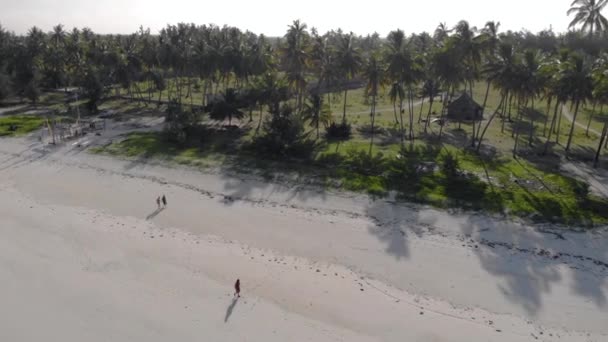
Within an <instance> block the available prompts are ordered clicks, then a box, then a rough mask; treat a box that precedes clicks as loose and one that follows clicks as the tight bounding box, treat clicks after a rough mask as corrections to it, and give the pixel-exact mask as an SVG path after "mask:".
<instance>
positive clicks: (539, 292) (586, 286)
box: [461, 216, 608, 316]
mask: <svg viewBox="0 0 608 342" xmlns="http://www.w3.org/2000/svg"><path fill="white" fill-rule="evenodd" d="M461 230H462V232H463V233H464V236H465V237H466V238H467V239H475V240H476V241H477V243H479V245H480V246H479V248H475V249H474V250H473V252H474V254H475V256H477V258H478V259H479V261H480V263H481V266H482V267H483V269H484V270H485V271H487V272H489V273H490V274H493V275H495V276H497V277H499V278H501V279H503V280H504V285H501V284H497V286H498V288H499V289H500V291H501V292H502V293H503V295H504V296H505V297H506V298H507V299H508V300H509V301H511V302H514V303H517V304H519V305H520V306H521V307H523V309H524V310H525V311H526V312H527V313H528V314H529V315H530V316H535V315H536V314H537V313H538V312H539V311H540V309H541V308H542V306H543V295H545V294H549V293H550V292H551V290H552V286H553V285H555V284H558V283H560V282H565V281H566V280H565V279H563V276H562V275H563V274H564V273H560V272H559V271H558V266H564V265H567V266H569V267H570V268H571V269H572V270H571V272H570V273H569V274H572V281H573V285H572V287H573V289H572V290H573V291H574V292H575V293H577V294H579V295H581V296H584V297H587V298H588V299H590V300H592V301H593V302H594V303H595V305H596V306H597V307H599V308H603V307H605V306H606V293H605V291H604V288H603V287H604V286H605V285H604V280H605V277H606V276H607V275H608V264H605V261H604V262H602V261H601V260H598V259H595V258H598V256H592V254H591V255H577V254H575V253H574V252H567V248H568V246H570V245H571V244H572V242H570V241H567V240H568V239H567V238H565V237H564V235H566V234H578V233H567V232H564V233H563V234H562V233H560V232H554V231H544V230H542V229H521V228H520V227H518V226H516V225H514V224H511V223H507V222H500V221H496V220H493V219H488V218H486V217H481V216H470V217H469V218H468V219H467V221H466V223H465V224H463V225H462V226H461ZM579 251H580V253H581V254H583V253H586V251H585V250H584V246H581V249H580V250H579ZM607 256H608V254H607V253H603V254H602V255H601V256H599V258H600V259H604V260H605V259H606V257H607ZM590 269H592V270H591V271H590V272H589V270H590Z"/></svg>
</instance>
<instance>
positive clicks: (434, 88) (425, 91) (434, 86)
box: [421, 79, 441, 133]
mask: <svg viewBox="0 0 608 342" xmlns="http://www.w3.org/2000/svg"><path fill="white" fill-rule="evenodd" d="M440 93H441V89H440V88H439V82H438V81H437V80H434V79H427V80H426V81H425V82H424V84H423V85H422V92H421V95H422V96H423V97H428V98H429V111H428V112H427V114H426V121H425V123H424V133H426V132H427V128H428V126H429V121H430V120H431V112H432V111H433V103H435V97H437V96H438V95H439V94H440ZM421 107H422V105H421Z"/></svg>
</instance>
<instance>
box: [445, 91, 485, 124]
mask: <svg viewBox="0 0 608 342" xmlns="http://www.w3.org/2000/svg"><path fill="white" fill-rule="evenodd" d="M448 120H450V121H479V120H483V107H482V106H481V105H479V104H478V103H477V102H475V101H474V100H473V99H472V98H471V97H470V96H469V94H467V93H466V92H465V93H462V95H460V96H459V97H458V98H456V99H455V100H453V101H452V102H450V103H449V104H448Z"/></svg>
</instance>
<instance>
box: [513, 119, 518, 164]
mask: <svg viewBox="0 0 608 342" xmlns="http://www.w3.org/2000/svg"><path fill="white" fill-rule="evenodd" d="M519 128H520V127H516V131H517V133H515V143H514V144H513V158H517V143H518V142H519Z"/></svg>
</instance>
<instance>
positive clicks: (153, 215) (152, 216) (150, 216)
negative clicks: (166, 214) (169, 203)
mask: <svg viewBox="0 0 608 342" xmlns="http://www.w3.org/2000/svg"><path fill="white" fill-rule="evenodd" d="M163 210H165V208H164V207H161V208H158V209H156V210H154V212H152V213H151V214H150V215H148V216H146V220H151V219H153V218H155V217H156V215H158V214H160V212H161V211H163Z"/></svg>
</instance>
